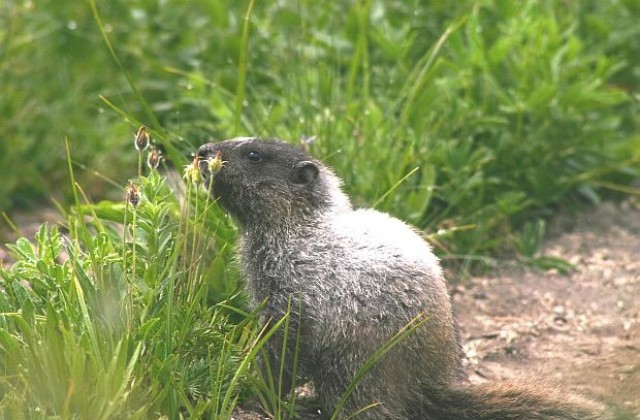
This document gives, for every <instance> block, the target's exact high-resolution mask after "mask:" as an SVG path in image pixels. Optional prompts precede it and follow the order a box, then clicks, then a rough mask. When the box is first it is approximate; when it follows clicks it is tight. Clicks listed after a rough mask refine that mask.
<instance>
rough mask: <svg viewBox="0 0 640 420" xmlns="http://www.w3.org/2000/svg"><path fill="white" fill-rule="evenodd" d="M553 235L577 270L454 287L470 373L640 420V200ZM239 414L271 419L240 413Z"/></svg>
mask: <svg viewBox="0 0 640 420" xmlns="http://www.w3.org/2000/svg"><path fill="white" fill-rule="evenodd" d="M51 217H52V216H51V215H50V214H46V215H45V217H41V218H38V217H35V218H34V217H28V218H26V219H24V220H18V221H17V222H18V224H20V225H22V227H24V228H25V229H24V232H23V233H26V234H27V236H28V237H32V233H30V230H29V228H30V227H31V230H33V226H35V227H36V228H37V226H38V225H39V223H41V222H42V221H43V219H48V218H51ZM551 231H552V235H551V237H550V238H549V239H548V240H547V241H546V243H545V245H544V248H543V249H542V253H543V254H544V255H547V256H555V257H560V258H563V259H565V260H567V261H569V262H571V263H572V264H574V265H575V267H576V269H575V271H573V272H571V273H569V274H567V275H563V274H560V273H558V272H554V271H548V272H543V271H540V270H535V269H530V268H526V267H523V265H522V264H521V263H518V262H515V261H504V262H501V263H500V264H498V268H497V269H496V270H495V271H494V272H492V274H491V275H490V276H486V277H477V278H472V279H468V280H463V281H461V282H460V284H458V285H457V286H455V287H454V288H453V290H452V295H453V300H454V305H455V308H456V314H457V317H458V320H459V324H460V327H461V330H462V336H463V339H464V341H465V352H466V356H467V360H466V363H467V365H466V366H467V371H468V373H469V376H470V379H471V381H473V382H482V381H488V380H490V381H495V380H502V379H506V378H512V377H530V376H531V377H538V378H543V379H545V380H548V381H551V382H555V383H557V384H561V385H563V386H565V387H567V388H568V389H570V390H573V391H576V392H579V393H582V394H584V395H587V396H590V397H592V398H594V399H597V400H600V401H602V402H604V403H606V404H607V405H611V406H614V407H617V408H618V409H621V410H623V411H624V414H621V417H620V418H624V419H640V205H637V204H632V203H631V202H626V203H623V204H622V205H614V204H604V205H602V206H600V207H597V208H591V209H589V210H587V211H585V212H584V213H582V214H579V215H577V216H571V217H568V216H564V217H559V218H558V219H557V220H555V221H554V222H553V225H552V229H551ZM3 257H4V258H6V254H5V250H3V249H2V248H0V260H2V259H3ZM310 417H311V416H310ZM235 418H236V419H264V418H265V417H264V416H262V415H260V414H258V413H256V412H251V411H249V412H242V411H241V410H239V411H238V412H237V413H236V416H235Z"/></svg>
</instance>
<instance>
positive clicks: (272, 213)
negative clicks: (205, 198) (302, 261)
mask: <svg viewBox="0 0 640 420" xmlns="http://www.w3.org/2000/svg"><path fill="white" fill-rule="evenodd" d="M216 156H219V157H220V158H221V159H222V161H223V162H224V163H223V166H222V168H221V169H220V171H219V172H217V173H216V174H214V175H213V176H212V174H211V172H210V170H209V160H210V159H212V158H214V157H216ZM198 157H199V158H200V164H199V165H200V173H201V174H202V177H203V179H204V181H205V185H206V186H207V188H208V189H209V190H210V191H211V193H212V195H213V197H214V198H215V199H217V200H218V202H219V203H220V205H221V206H222V207H223V208H224V209H226V210H227V211H228V212H229V213H230V214H231V215H232V216H233V217H234V218H235V219H236V220H237V221H238V222H239V223H240V225H242V226H244V227H247V226H249V225H251V226H255V227H258V228H260V227H265V228H266V227H267V226H269V225H272V224H282V223H285V224H286V225H300V224H304V223H305V222H307V221H309V220H311V219H312V218H313V217H315V215H317V214H318V213H321V212H322V211H324V210H326V209H328V208H330V207H332V206H340V207H344V206H345V205H346V206H347V207H349V206H350V205H349V203H348V199H347V198H346V196H345V195H344V194H343V193H342V191H341V190H340V181H339V180H338V178H337V177H336V176H335V175H334V174H333V173H332V172H331V170H329V169H328V168H327V167H325V166H324V165H323V164H322V163H321V162H319V161H318V160H316V159H314V158H312V157H311V156H309V155H308V154H307V153H306V152H304V151H303V150H301V149H300V148H297V147H295V146H293V145H291V144H288V143H284V142H281V141H275V140H260V139H257V138H238V139H231V140H226V141H222V142H219V143H208V144H205V145H203V146H201V147H200V149H198Z"/></svg>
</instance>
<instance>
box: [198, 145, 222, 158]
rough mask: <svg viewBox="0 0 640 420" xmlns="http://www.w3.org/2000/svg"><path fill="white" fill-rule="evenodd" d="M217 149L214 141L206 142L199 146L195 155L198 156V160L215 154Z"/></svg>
mask: <svg viewBox="0 0 640 420" xmlns="http://www.w3.org/2000/svg"><path fill="white" fill-rule="evenodd" d="M218 151H219V149H218V147H217V146H216V143H207V144H203V145H202V146H200V148H199V149H198V152H197V153H196V155H197V156H198V157H199V158H200V160H203V159H208V158H210V157H213V156H215V155H216V154H217V153H218Z"/></svg>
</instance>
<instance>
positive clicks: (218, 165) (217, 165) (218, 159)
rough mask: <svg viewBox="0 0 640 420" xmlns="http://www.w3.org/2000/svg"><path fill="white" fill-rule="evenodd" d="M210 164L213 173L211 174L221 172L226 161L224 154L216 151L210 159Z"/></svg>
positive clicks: (210, 170)
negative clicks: (223, 158) (223, 157)
mask: <svg viewBox="0 0 640 420" xmlns="http://www.w3.org/2000/svg"><path fill="white" fill-rule="evenodd" d="M208 162H209V165H208V168H209V172H210V173H211V176H213V175H215V174H217V173H218V172H220V169H222V167H223V166H224V163H225V162H224V161H223V160H222V154H221V153H220V152H218V153H216V155H215V156H214V157H213V158H211V159H209V160H208Z"/></svg>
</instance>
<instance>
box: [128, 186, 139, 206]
mask: <svg viewBox="0 0 640 420" xmlns="http://www.w3.org/2000/svg"><path fill="white" fill-rule="evenodd" d="M125 191H126V192H127V203H129V204H131V205H132V206H133V208H136V207H137V206H138V204H140V191H138V186H137V185H136V184H134V183H133V182H131V181H129V185H128V186H127V188H125Z"/></svg>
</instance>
